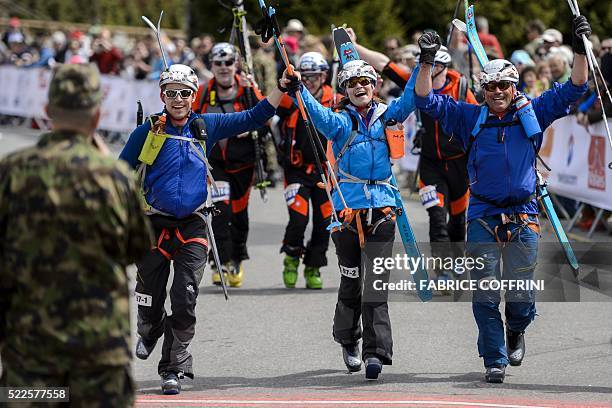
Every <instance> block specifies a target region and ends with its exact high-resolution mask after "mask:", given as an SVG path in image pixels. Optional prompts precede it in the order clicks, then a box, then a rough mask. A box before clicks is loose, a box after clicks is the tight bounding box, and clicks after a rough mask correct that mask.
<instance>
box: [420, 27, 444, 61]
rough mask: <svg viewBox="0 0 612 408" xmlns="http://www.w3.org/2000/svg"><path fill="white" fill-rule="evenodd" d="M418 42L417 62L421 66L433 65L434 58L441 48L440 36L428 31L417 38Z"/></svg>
mask: <svg viewBox="0 0 612 408" xmlns="http://www.w3.org/2000/svg"><path fill="white" fill-rule="evenodd" d="M418 42H419V47H420V48H421V56H420V57H419V62H420V63H421V64H430V65H433V64H434V61H435V58H436V52H438V50H439V49H440V47H441V46H442V40H440V36H439V35H438V33H436V32H435V31H430V32H427V33H425V34H423V35H422V36H421V37H419V41H418Z"/></svg>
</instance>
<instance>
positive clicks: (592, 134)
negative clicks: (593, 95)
mask: <svg viewBox="0 0 612 408" xmlns="http://www.w3.org/2000/svg"><path fill="white" fill-rule="evenodd" d="M608 124H609V125H610V126H612V122H610V121H608ZM540 156H542V158H543V159H544V161H546V163H547V164H548V165H549V166H550V167H551V168H552V171H551V172H550V174H549V173H548V172H547V171H546V169H543V168H542V166H540V167H539V168H540V170H541V171H542V174H544V176H545V177H546V179H547V180H548V189H549V190H550V191H551V192H553V193H556V194H559V195H561V196H564V197H569V198H573V199H575V200H577V201H580V202H583V203H587V204H591V205H593V206H595V207H598V208H604V209H606V210H612V170H610V169H609V168H608V163H610V162H611V161H612V149H611V148H610V144H609V143H608V138H607V136H606V130H605V126H604V123H603V121H599V122H598V123H595V124H594V125H592V126H589V127H588V129H587V128H585V127H584V126H582V125H580V124H579V123H578V122H577V121H576V117H575V116H567V117H565V118H562V119H559V120H557V121H555V122H554V123H553V124H552V125H551V126H550V127H549V128H548V129H546V131H545V132H544V142H543V144H542V148H541V149H540Z"/></svg>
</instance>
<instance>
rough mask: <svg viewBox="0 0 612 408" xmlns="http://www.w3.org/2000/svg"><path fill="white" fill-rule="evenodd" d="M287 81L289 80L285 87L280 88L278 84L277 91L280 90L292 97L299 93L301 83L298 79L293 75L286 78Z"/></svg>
mask: <svg viewBox="0 0 612 408" xmlns="http://www.w3.org/2000/svg"><path fill="white" fill-rule="evenodd" d="M287 79H289V83H288V84H287V87H282V86H281V84H280V82H279V83H278V89H280V90H281V92H285V93H287V94H289V95H291V96H293V95H295V94H296V93H298V92H299V91H300V89H301V87H302V81H301V80H300V79H298V77H297V76H295V75H291V76H288V77H287Z"/></svg>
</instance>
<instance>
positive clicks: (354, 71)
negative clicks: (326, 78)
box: [338, 60, 378, 88]
mask: <svg viewBox="0 0 612 408" xmlns="http://www.w3.org/2000/svg"><path fill="white" fill-rule="evenodd" d="M358 77H366V78H369V79H371V80H372V82H373V83H376V80H377V79H378V74H377V73H376V70H375V69H374V68H373V67H372V66H371V65H370V64H368V63H367V62H365V61H364V60H353V61H349V62H347V63H346V64H344V66H343V67H342V70H341V71H340V72H339V73H338V85H340V87H342V88H344V83H345V82H346V81H348V80H349V79H351V78H358Z"/></svg>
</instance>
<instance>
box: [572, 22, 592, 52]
mask: <svg viewBox="0 0 612 408" xmlns="http://www.w3.org/2000/svg"><path fill="white" fill-rule="evenodd" d="M592 32H593V30H592V29H591V25H590V24H589V22H588V21H587V18H586V17H585V16H577V17H574V30H573V34H574V35H573V38H572V49H573V50H574V52H575V53H576V54H582V55H586V49H585V48H584V41H582V36H583V35H584V36H586V38H589V37H590V36H591V33H592Z"/></svg>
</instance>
